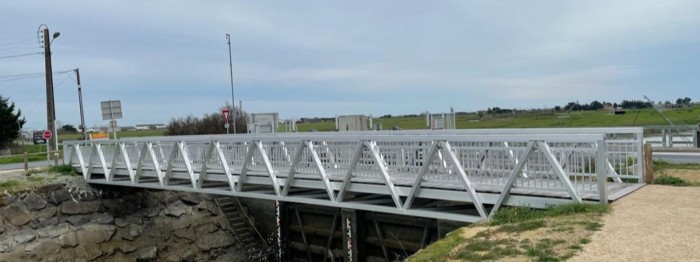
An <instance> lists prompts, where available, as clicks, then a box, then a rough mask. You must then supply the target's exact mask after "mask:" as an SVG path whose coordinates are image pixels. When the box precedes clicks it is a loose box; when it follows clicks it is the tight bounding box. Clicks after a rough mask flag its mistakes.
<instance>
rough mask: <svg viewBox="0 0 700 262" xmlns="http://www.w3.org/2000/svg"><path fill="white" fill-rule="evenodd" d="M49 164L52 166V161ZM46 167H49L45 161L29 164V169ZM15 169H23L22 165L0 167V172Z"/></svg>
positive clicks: (14, 164)
mask: <svg viewBox="0 0 700 262" xmlns="http://www.w3.org/2000/svg"><path fill="white" fill-rule="evenodd" d="M50 164H51V165H53V161H51V163H50ZM46 166H49V162H48V161H46V160H44V161H34V162H29V168H34V167H46ZM15 169H24V163H12V164H2V165H0V171H5V170H15Z"/></svg>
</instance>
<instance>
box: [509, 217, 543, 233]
mask: <svg viewBox="0 0 700 262" xmlns="http://www.w3.org/2000/svg"><path fill="white" fill-rule="evenodd" d="M544 226H545V223H544V221H542V220H534V221H523V222H520V223H513V224H505V225H503V226H501V227H500V228H498V231H499V232H506V233H520V232H525V231H530V230H535V229H538V228H542V227H544Z"/></svg>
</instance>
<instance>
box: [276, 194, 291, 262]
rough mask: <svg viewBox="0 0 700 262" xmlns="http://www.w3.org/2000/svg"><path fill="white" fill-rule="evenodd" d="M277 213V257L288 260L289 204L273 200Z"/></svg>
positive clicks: (289, 258)
mask: <svg viewBox="0 0 700 262" xmlns="http://www.w3.org/2000/svg"><path fill="white" fill-rule="evenodd" d="M275 207H276V209H277V210H276V215H277V258H278V259H279V260H278V261H290V260H291V259H292V258H291V257H289V251H288V248H289V204H287V203H285V202H281V201H275Z"/></svg>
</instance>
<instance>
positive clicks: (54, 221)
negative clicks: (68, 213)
mask: <svg viewBox="0 0 700 262" xmlns="http://www.w3.org/2000/svg"><path fill="white" fill-rule="evenodd" d="M55 225H58V217H52V218H47V219H39V223H38V224H37V226H36V228H45V227H51V226H55Z"/></svg>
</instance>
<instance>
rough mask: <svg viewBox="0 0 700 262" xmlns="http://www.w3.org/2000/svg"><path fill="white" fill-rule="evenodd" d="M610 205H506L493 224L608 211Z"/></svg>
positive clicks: (492, 221) (499, 211)
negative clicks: (544, 207)
mask: <svg viewBox="0 0 700 262" xmlns="http://www.w3.org/2000/svg"><path fill="white" fill-rule="evenodd" d="M608 211H610V207H609V206H605V205H599V204H575V203H574V204H565V205H557V206H551V207H549V208H547V209H532V208H529V207H523V206H520V207H504V208H502V209H500V210H498V212H496V214H495V215H494V216H493V218H492V219H491V224H493V225H504V224H512V223H520V222H525V221H530V220H535V219H541V218H545V217H556V216H566V215H574V214H584V213H607V212H608Z"/></svg>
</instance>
